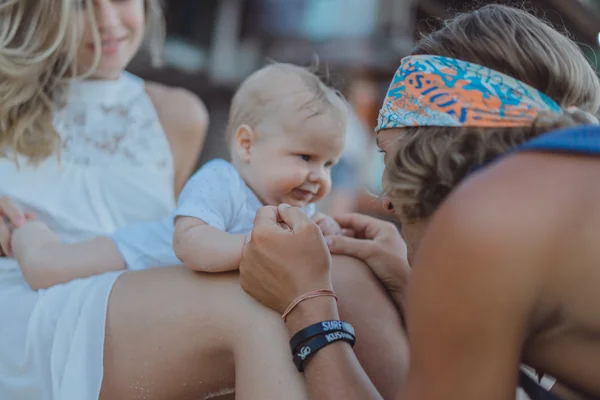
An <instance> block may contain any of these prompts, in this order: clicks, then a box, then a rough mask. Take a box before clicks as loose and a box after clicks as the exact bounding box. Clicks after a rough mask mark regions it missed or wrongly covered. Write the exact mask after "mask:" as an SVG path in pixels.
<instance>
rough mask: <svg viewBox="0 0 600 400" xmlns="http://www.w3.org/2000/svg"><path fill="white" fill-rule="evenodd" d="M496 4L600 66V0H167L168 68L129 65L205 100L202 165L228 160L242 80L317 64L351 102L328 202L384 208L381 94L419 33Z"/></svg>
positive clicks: (330, 206) (145, 61)
mask: <svg viewBox="0 0 600 400" xmlns="http://www.w3.org/2000/svg"><path fill="white" fill-rule="evenodd" d="M489 3H503V4H514V5H519V6H524V7H525V8H527V9H531V10H534V12H535V14H536V15H538V16H542V17H544V18H546V19H547V20H549V21H550V22H551V23H553V24H554V25H555V26H556V27H557V28H558V29H560V30H562V31H565V30H566V31H568V32H570V34H571V36H572V37H573V38H574V39H575V40H576V41H577V42H578V43H580V45H581V47H582V49H583V50H584V52H585V54H586V55H588V56H589V58H590V62H591V63H592V65H593V66H594V67H595V68H596V69H597V70H598V71H600V62H598V61H597V58H598V57H599V56H600V0H530V1H527V2H524V1H523V0H520V1H481V0H479V1H473V0H454V1H447V0H166V1H165V6H166V7H165V8H166V17H167V28H168V37H167V43H166V47H165V55H164V57H165V63H166V65H165V67H163V68H161V69H153V68H152V67H150V65H149V58H148V57H147V55H145V54H140V56H139V57H138V58H136V60H134V62H133V63H132V65H131V67H130V70H131V71H132V72H133V73H135V74H137V75H139V76H141V77H142V78H145V79H149V80H153V81H157V82H162V83H165V84H168V85H173V86H181V87H185V88H187V89H189V90H191V91H193V92H195V93H196V94H197V95H198V96H200V98H201V99H202V100H203V101H204V102H205V103H206V105H207V107H208V109H209V112H210V117H211V125H210V128H209V132H208V137H207V142H206V145H205V147H204V151H203V154H202V156H201V157H200V159H199V160H198V166H200V165H202V164H203V163H205V162H206V161H208V160H210V159H213V158H216V157H222V158H228V155H227V149H226V146H225V139H224V134H223V132H224V129H225V124H226V121H227V113H228V110H229V103H230V100H231V98H232V95H233V93H234V91H235V90H236V87H237V85H238V84H239V83H240V82H241V80H243V79H244V78H245V77H246V76H247V75H249V74H250V73H252V72H253V71H254V70H256V69H257V68H260V67H261V66H262V65H264V64H265V63H267V62H269V61H270V60H274V61H279V62H291V63H295V64H299V65H304V66H310V65H311V64H313V63H314V60H315V57H318V60H319V71H320V73H321V75H323V76H324V77H325V80H326V81H327V82H328V83H329V84H331V85H333V86H334V87H335V88H337V89H338V90H340V91H341V92H342V93H343V94H344V95H345V97H346V99H347V100H348V102H349V103H350V105H351V107H352V115H351V119H350V123H349V124H348V140H347V142H348V143H347V146H346V149H345V152H344V156H343V159H342V161H341V162H340V164H339V165H338V166H336V168H335V169H334V171H333V189H332V193H331V195H330V196H328V199H327V200H326V201H324V203H323V204H320V207H321V209H322V210H323V211H325V212H329V213H331V214H338V213H344V212H348V211H360V212H364V213H368V214H372V215H379V216H381V213H382V208H381V204H380V202H379V201H378V199H377V197H376V196H373V195H372V193H375V194H378V193H380V192H381V172H382V170H383V162H382V158H381V155H380V154H379V153H378V152H377V150H376V147H375V143H374V136H373V128H374V126H375V123H376V120H377V112H378V110H379V106H380V105H381V104H380V102H381V101H382V99H383V96H384V95H385V91H386V90H387V86H388V84H389V82H390V80H391V78H392V76H393V74H394V72H395V69H396V68H397V67H398V65H399V63H400V59H401V58H402V57H404V56H406V55H407V54H409V53H410V51H411V48H412V46H413V44H414V41H415V40H416V39H417V38H418V35H419V33H420V32H425V33H426V32H428V31H430V30H431V29H434V28H436V27H437V26H439V21H440V19H443V18H445V17H447V16H449V15H451V14H453V13H455V12H457V11H465V10H468V9H470V8H472V7H473V6H476V5H481V4H489Z"/></svg>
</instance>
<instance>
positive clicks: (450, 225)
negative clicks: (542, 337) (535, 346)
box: [414, 153, 600, 308]
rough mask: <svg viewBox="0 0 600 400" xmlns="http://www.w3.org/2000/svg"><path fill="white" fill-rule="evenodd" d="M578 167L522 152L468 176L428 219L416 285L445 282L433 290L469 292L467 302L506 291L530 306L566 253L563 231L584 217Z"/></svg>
mask: <svg viewBox="0 0 600 400" xmlns="http://www.w3.org/2000/svg"><path fill="white" fill-rule="evenodd" d="M582 162H584V163H585V162H586V161H584V158H583V157H572V156H561V155H550V154H533V153H531V154H521V155H516V156H511V157H509V158H507V159H506V160H503V161H502V162H500V163H498V164H497V165H494V166H492V167H490V168H488V169H486V170H484V171H482V172H481V173H478V174H477V175H475V176H473V177H471V178H469V179H468V180H467V181H465V182H464V184H462V185H461V186H460V187H459V188H458V189H457V190H456V191H455V192H454V193H452V194H451V195H450V197H449V198H448V200H447V201H446V202H445V203H444V204H443V205H442V206H441V207H440V209H439V210H438V212H437V213H436V214H435V215H434V217H433V219H432V221H431V224H430V226H429V229H428V231H427V234H426V235H425V237H424V239H423V242H422V244H421V247H420V249H419V253H418V254H417V257H416V263H415V265H414V270H415V274H414V281H415V283H416V282H424V283H425V282H432V281H433V280H434V279H435V280H438V281H440V282H444V285H441V286H440V287H438V290H439V291H442V292H444V293H446V292H448V293H447V294H449V292H450V291H452V292H453V293H464V294H467V293H471V294H472V295H473V297H474V298H473V299H472V300H473V301H475V300H476V299H475V297H477V298H478V299H482V298H485V299H486V301H489V302H490V303H492V302H495V301H501V299H502V297H503V296H506V293H509V292H510V293H511V296H512V298H513V299H515V300H518V303H519V304H534V303H537V299H538V298H539V297H537V296H538V295H539V294H540V290H546V289H543V288H544V287H545V288H547V287H549V286H552V284H551V281H552V280H556V279H557V276H559V275H558V274H557V273H555V272H556V271H558V270H560V269H561V263H562V260H565V257H566V256H565V255H567V254H568V255H571V254H572V250H571V249H570V248H569V246H570V244H571V243H572V242H571V241H570V240H565V232H569V231H571V232H573V234H574V235H576V234H577V232H575V231H574V230H573V229H572V226H573V221H574V219H575V218H577V220H581V218H583V217H585V215H582V212H585V207H582V203H581V198H582V197H581V196H582V195H583V192H584V191H586V190H588V189H587V188H589V182H587V183H586V181H587V180H589V179H590V178H591V175H589V173H588V172H582V171H585V169H586V166H585V165H582ZM596 164H597V166H598V167H600V160H597V161H596ZM587 168H588V169H589V166H588V167H587ZM582 173H583V175H582ZM597 173H600V169H597V170H596V174H597ZM585 174H588V176H587V179H586V176H585ZM596 181H597V179H596ZM598 189H600V182H599V183H598ZM599 193H600V190H599ZM421 267H424V268H421ZM515 277H518V279H515ZM415 286H419V285H415ZM415 290H417V289H415ZM538 305H539V304H538ZM547 306H548V307H549V308H550V307H552V305H550V304H548V305H547Z"/></svg>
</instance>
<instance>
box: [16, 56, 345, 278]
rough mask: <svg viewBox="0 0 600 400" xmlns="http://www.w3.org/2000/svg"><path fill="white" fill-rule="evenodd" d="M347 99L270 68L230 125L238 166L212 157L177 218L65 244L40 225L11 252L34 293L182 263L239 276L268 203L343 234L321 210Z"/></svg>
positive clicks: (244, 96)
mask: <svg viewBox="0 0 600 400" xmlns="http://www.w3.org/2000/svg"><path fill="white" fill-rule="evenodd" d="M346 119H347V106H346V103H345V102H344V100H343V99H342V98H341V97H340V96H339V95H338V94H337V93H336V92H335V91H334V90H332V89H331V88H329V87H327V86H326V85H325V84H324V83H323V82H321V80H320V79H319V78H318V77H317V76H315V75H314V74H312V73H311V72H309V71H307V70H306V69H304V68H301V67H297V66H293V65H289V64H272V65H269V66H267V67H265V68H262V69H261V70H259V71H257V72H255V73H254V74H252V75H251V76H250V77H248V78H247V79H246V80H245V81H244V82H243V83H242V85H241V86H240V88H239V89H238V91H237V93H236V94H235V96H234V99H233V102H232V107H231V111H230V115H229V123H228V127H227V141H228V145H229V149H230V154H231V160H232V162H231V163H229V162H227V161H224V160H220V159H218V160H213V161H211V162H209V163H207V164H205V165H204V166H203V167H202V168H201V169H200V170H198V171H197V172H196V173H195V174H194V175H193V176H192V178H190V180H189V181H188V182H187V184H186V185H185V187H184V189H183V191H182V193H181V195H180V197H179V201H178V206H177V209H176V211H175V215H174V216H173V215H172V216H168V217H166V218H164V219H163V220H161V221H157V222H150V223H140V224H135V225H131V226H129V227H126V228H123V229H121V230H118V231H117V232H115V233H114V235H112V236H111V237H97V238H94V239H91V240H89V241H86V242H79V243H74V244H66V243H62V242H61V241H60V239H59V238H58V236H57V235H56V234H54V233H53V232H51V231H50V230H49V229H48V228H47V227H46V226H45V225H43V224H42V223H40V222H30V223H28V224H26V225H25V226H23V227H21V228H18V229H16V230H15V231H14V232H13V237H12V249H13V253H14V255H15V257H16V258H17V259H18V260H19V264H20V266H21V269H22V271H23V276H24V278H25V279H26V280H27V282H28V283H29V284H30V286H32V288H34V289H39V288H44V287H49V286H52V285H55V284H58V283H63V282H68V281H70V280H73V279H77V278H83V277H87V276H90V275H93V274H97V273H102V272H107V271H112V270H119V269H124V268H128V269H132V270H137V269H144V268H150V267H158V266H168V265H174V264H178V263H180V261H179V260H181V262H183V264H185V265H186V266H187V267H188V268H191V269H194V270H197V271H205V272H222V271H230V270H236V269H237V268H238V265H239V263H240V257H241V252H242V247H243V245H244V242H245V240H246V235H247V234H248V233H249V232H250V231H251V230H252V226H253V222H254V217H255V214H256V212H257V211H258V209H259V208H260V207H262V206H263V205H278V204H281V203H287V204H290V205H293V206H298V207H302V208H303V209H304V211H305V212H306V213H307V214H308V215H309V216H311V217H312V218H313V220H314V221H315V222H317V223H318V224H319V226H320V227H321V229H322V230H323V233H324V234H325V235H327V236H329V235H336V234H341V229H340V228H339V226H338V225H337V223H336V222H335V221H334V220H333V219H332V218H330V217H327V216H325V215H322V214H319V213H316V214H315V210H314V209H315V207H314V203H315V202H317V201H319V200H320V199H322V198H323V197H324V196H325V195H326V194H327V193H328V192H329V189H330V187H331V176H330V172H331V168H332V166H334V165H335V164H336V163H337V161H338V160H339V158H340V156H341V153H342V150H343V148H344V142H345V137H346V135H345V132H346Z"/></svg>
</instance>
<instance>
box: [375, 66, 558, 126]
mask: <svg viewBox="0 0 600 400" xmlns="http://www.w3.org/2000/svg"><path fill="white" fill-rule="evenodd" d="M561 112H562V111H561V108H560V106H559V105H558V104H557V103H556V102H555V101H554V100H552V99H550V98H549V97H548V96H546V95H545V94H543V93H542V92H540V91H539V90H537V89H535V88H533V87H531V86H529V85H527V84H525V83H523V82H521V81H519V80H518V79H515V78H512V77H510V76H508V75H505V74H503V73H500V72H498V71H494V70H491V69H489V68H487V67H483V66H481V65H477V64H472V63H469V62H466V61H461V60H456V59H453V58H448V57H440V56H428V55H418V56H409V57H406V58H404V59H403V60H402V63H401V65H400V68H398V71H397V72H396V74H395V75H394V78H393V80H392V83H391V84H390V88H389V89H388V92H387V96H386V99H385V102H384V103H383V107H382V108H381V111H380V112H379V121H378V124H377V128H376V129H375V130H376V132H379V131H380V130H383V129H391V128H403V127H414V126H443V127H455V126H456V127H458V126H471V127H482V128H510V127H523V126H529V125H532V124H533V123H534V121H535V120H536V119H537V118H538V117H540V116H541V115H543V114H548V113H550V114H559V113H561Z"/></svg>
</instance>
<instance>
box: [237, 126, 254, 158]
mask: <svg viewBox="0 0 600 400" xmlns="http://www.w3.org/2000/svg"><path fill="white" fill-rule="evenodd" d="M255 141H256V133H255V132H254V129H252V128H251V127H250V126H248V125H245V124H244V125H240V127H239V128H238V129H237V131H236V132H235V136H234V138H233V142H234V146H235V150H236V152H237V153H238V156H239V157H240V159H241V160H242V161H245V162H248V161H250V154H251V153H252V145H253V144H254V142H255Z"/></svg>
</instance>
